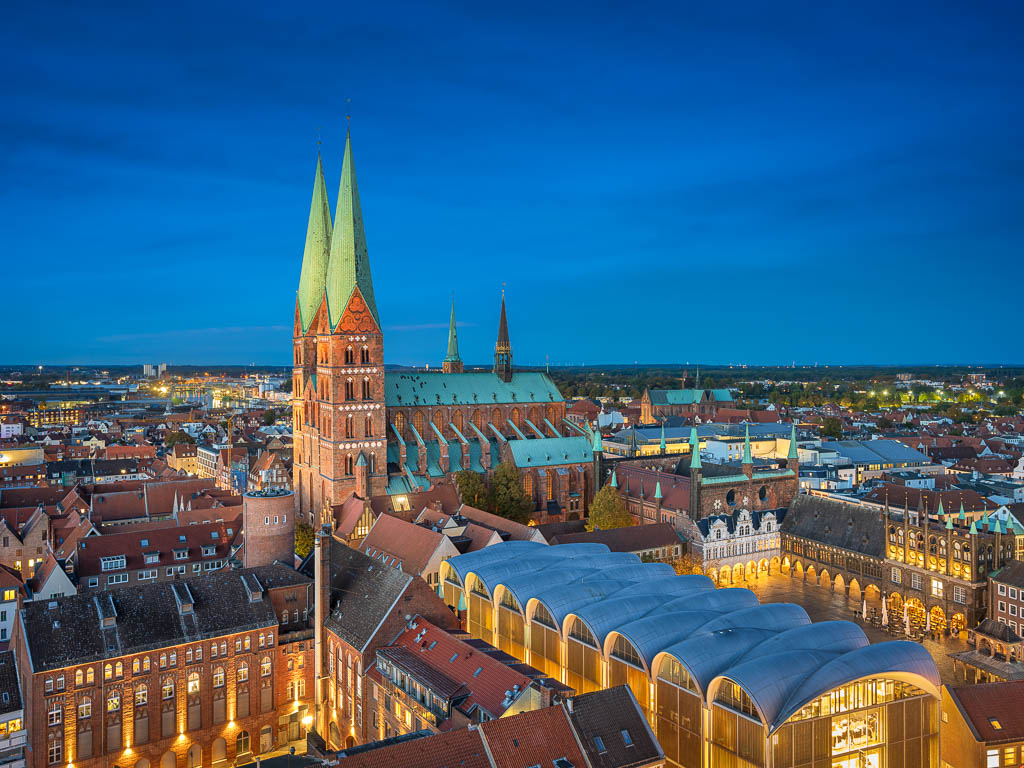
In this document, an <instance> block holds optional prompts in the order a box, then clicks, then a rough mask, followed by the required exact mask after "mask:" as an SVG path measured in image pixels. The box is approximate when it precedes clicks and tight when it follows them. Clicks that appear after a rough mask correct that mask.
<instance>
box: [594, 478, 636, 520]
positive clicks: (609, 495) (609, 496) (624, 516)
mask: <svg viewBox="0 0 1024 768" xmlns="http://www.w3.org/2000/svg"><path fill="white" fill-rule="evenodd" d="M632 524H633V518H632V517H631V516H630V514H629V510H627V509H626V503H625V502H624V501H623V500H622V497H621V496H620V495H619V492H618V491H617V490H616V489H615V488H612V487H611V486H610V485H606V486H605V487H604V488H602V489H601V490H600V491H598V492H597V494H596V495H595V496H594V500H593V501H592V502H591V503H590V517H589V518H588V519H587V530H588V531H593V530H596V529H600V530H602V531H607V530H609V529H611V528H625V527H626V526H628V525H632Z"/></svg>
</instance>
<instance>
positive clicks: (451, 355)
mask: <svg viewBox="0 0 1024 768" xmlns="http://www.w3.org/2000/svg"><path fill="white" fill-rule="evenodd" d="M444 361H445V362H446V363H457V362H459V337H458V334H456V332H455V296H454V295H452V316H451V319H450V320H449V321H448V354H447V355H445V358H444Z"/></svg>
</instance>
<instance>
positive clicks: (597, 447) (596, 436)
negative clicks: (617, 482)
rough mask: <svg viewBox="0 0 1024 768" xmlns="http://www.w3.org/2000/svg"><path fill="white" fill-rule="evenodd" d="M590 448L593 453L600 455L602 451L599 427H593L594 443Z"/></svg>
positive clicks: (602, 445)
mask: <svg viewBox="0 0 1024 768" xmlns="http://www.w3.org/2000/svg"><path fill="white" fill-rule="evenodd" d="M591 448H592V449H593V451H594V453H601V452H602V451H604V443H602V442H601V428H600V427H595V428H594V441H593V443H592V445H591ZM614 477H615V474H614V473H612V478H613V479H614Z"/></svg>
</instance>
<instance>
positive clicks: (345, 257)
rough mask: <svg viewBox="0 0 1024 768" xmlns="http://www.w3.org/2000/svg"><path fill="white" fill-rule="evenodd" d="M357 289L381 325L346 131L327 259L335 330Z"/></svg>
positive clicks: (330, 302)
mask: <svg viewBox="0 0 1024 768" xmlns="http://www.w3.org/2000/svg"><path fill="white" fill-rule="evenodd" d="M356 288H358V289H359V291H360V293H362V294H363V300H364V301H365V302H366V306H367V308H368V309H369V310H370V314H372V315H373V319H374V321H375V322H376V323H377V327H378V328H379V327H380V317H379V316H378V315H377V302H376V301H375V300H374V298H373V279H372V278H371V277H370V257H369V254H368V253H367V250H366V233H365V232H364V231H363V211H362V208H361V207H360V206H359V185H358V184H357V183H356V166H355V162H354V161H353V159H352V137H351V136H350V135H348V134H346V136H345V158H344V160H342V163H341V185H340V186H339V188H338V208H337V211H336V213H335V215H334V233H333V235H332V236H331V256H330V259H329V260H328V262H327V306H328V308H329V309H330V318H329V320H330V323H331V328H332V329H333V328H334V327H335V326H336V325H337V324H338V321H339V320H340V319H341V316H342V314H344V312H345V309H346V307H348V302H349V300H350V299H351V298H352V294H353V292H354V291H355V289H356Z"/></svg>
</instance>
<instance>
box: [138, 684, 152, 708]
mask: <svg viewBox="0 0 1024 768" xmlns="http://www.w3.org/2000/svg"><path fill="white" fill-rule="evenodd" d="M148 701H149V688H147V687H146V684H145V683H139V684H138V685H137V686H136V687H135V706H136V707H141V706H144V705H145V704H146V702H148Z"/></svg>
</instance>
